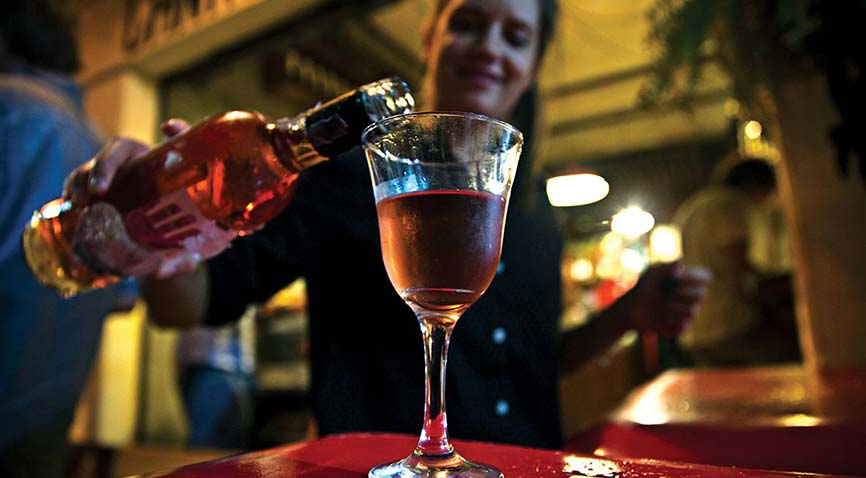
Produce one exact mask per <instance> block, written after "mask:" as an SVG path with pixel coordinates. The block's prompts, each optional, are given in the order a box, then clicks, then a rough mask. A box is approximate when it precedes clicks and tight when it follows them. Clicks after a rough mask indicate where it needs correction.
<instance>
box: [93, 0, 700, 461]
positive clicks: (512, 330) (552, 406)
mask: <svg viewBox="0 0 866 478" xmlns="http://www.w3.org/2000/svg"><path fill="white" fill-rule="evenodd" d="M555 15H556V4H555V2H553V1H547V0H539V1H537V2H535V1H527V0H443V1H440V2H438V3H437V5H436V6H435V9H434V13H433V15H432V16H431V20H430V22H429V23H428V26H427V28H426V29H425V32H424V55H425V60H426V66H427V71H426V76H425V80H424V93H425V99H426V104H425V105H424V106H425V107H426V109H430V110H456V111H470V112H475V113H483V114H486V115H489V116H492V117H496V118H500V119H504V120H508V121H511V122H514V123H516V124H517V125H518V127H520V128H521V129H522V130H523V132H524V133H525V134H526V136H527V138H528V139H529V141H528V143H529V145H530V147H527V148H526V153H525V155H524V158H523V159H521V166H520V168H518V171H519V173H518V174H519V175H520V176H521V177H519V178H518V179H517V181H516V183H515V189H514V191H513V193H512V198H513V200H512V203H511V204H512V205H511V207H510V210H509V213H508V221H507V226H506V231H505V238H504V242H503V251H502V263H501V264H500V268H499V273H498V277H497V278H496V280H494V281H493V284H492V285H491V287H490V289H489V290H488V291H487V292H486V293H485V295H484V296H483V297H482V298H481V300H479V301H478V302H477V303H476V304H475V305H473V306H472V307H471V308H470V309H469V310H468V311H467V312H466V314H465V315H464V318H463V319H461V320H460V325H458V330H459V332H458V333H456V334H455V336H454V340H453V342H452V345H451V351H450V355H449V359H450V362H451V364H452V366H451V367H450V369H449V375H448V378H447V379H448V384H447V391H448V392H447V393H448V411H449V415H450V416H451V423H450V428H451V432H452V434H453V435H454V436H456V437H462V438H473V439H478V440H490V441H500V442H508V443H515V444H523V445H530V446H538V447H557V446H558V445H559V444H560V442H561V440H562V437H561V436H560V428H559V418H558V406H557V394H556V390H557V388H556V376H557V375H556V373H557V370H558V369H563V370H567V369H570V368H573V367H576V366H579V365H580V364H582V363H583V362H584V361H585V360H586V359H588V358H589V357H591V356H592V355H593V354H594V353H595V352H596V351H598V350H602V349H606V348H607V347H608V346H609V345H611V344H612V343H613V342H614V341H615V340H616V339H617V338H618V337H620V336H621V335H622V334H623V333H624V332H625V331H627V330H630V329H632V328H634V327H649V326H657V325H659V324H662V323H665V324H668V326H669V327H671V328H673V329H677V328H678V327H679V326H680V325H681V324H682V322H683V321H684V320H685V319H687V318H688V317H689V316H690V315H691V314H692V312H693V309H694V306H695V305H696V303H697V302H698V300H699V299H700V297H701V295H702V293H703V288H704V285H705V281H706V278H705V277H704V276H703V275H701V274H699V273H692V272H684V271H682V270H679V269H675V268H674V267H672V266H671V267H662V268H656V269H652V270H651V271H650V272H649V273H647V274H646V275H645V276H644V277H643V279H642V280H641V281H640V282H639V284H638V285H637V286H636V287H635V289H634V290H632V291H631V292H630V293H629V294H627V295H626V296H624V298H623V299H622V300H620V301H619V302H618V303H617V304H615V305H614V306H613V307H611V308H610V309H608V310H607V311H605V313H603V314H602V316H600V317H599V318H598V319H597V320H594V321H591V322H590V323H589V324H588V325H587V326H586V327H583V328H582V329H580V331H579V332H576V333H572V334H570V335H569V336H568V337H559V336H558V335H557V323H558V317H559V313H560V297H559V294H560V272H559V271H560V269H559V267H560V252H561V239H560V236H559V230H558V228H557V225H556V222H555V220H554V217H553V214H552V211H551V208H550V205H549V204H548V203H547V201H546V198H545V197H544V196H543V195H542V194H541V192H540V191H539V189H538V188H536V187H535V184H534V182H533V178H532V177H531V173H532V164H531V161H532V160H531V158H532V148H531V144H532V141H531V137H532V133H533V131H534V129H535V122H536V119H537V118H536V117H535V114H534V110H535V97H536V90H535V87H536V77H537V73H538V66H539V63H540V59H541V56H542V55H543V53H544V50H545V48H546V46H547V44H548V42H549V40H550V37H551V35H552V29H553V24H554V19H555ZM182 127H183V125H178V124H177V123H174V124H169V125H168V128H167V129H168V130H169V132H173V131H177V130H178V128H182ZM130 144H131V143H129V141H128V140H124V141H121V142H119V143H115V144H114V145H113V146H111V147H109V148H108V152H107V153H106V154H103V155H101V157H100V158H99V160H98V161H96V162H95V164H96V165H97V167H96V168H94V170H95V172H88V171H87V170H86V169H83V170H82V171H81V172H80V173H79V174H86V175H88V177H89V178H91V184H93V185H94V190H95V191H96V192H97V193H98V192H99V191H101V190H103V189H104V187H105V184H106V183H107V180H108V179H110V176H111V170H112V169H113V168H114V167H115V166H116V164H117V163H118V162H119V161H122V160H124V159H125V157H126V156H128V154H126V152H127V151H129V150H131V148H132V147H131V146H130ZM188 266H189V264H186V265H183V266H182V267H181V268H184V267H187V268H188ZM175 272H177V264H172V265H168V266H167V267H165V268H164V270H162V271H161V272H160V275H161V276H170V275H171V274H173V273H175ZM672 274H674V275H677V276H678V277H679V281H678V282H677V284H678V285H677V287H675V288H674V290H673V292H672V293H670V294H668V295H662V294H661V292H660V291H661V281H662V280H663V279H664V278H667V277H669V276H671V275H672ZM299 276H304V277H305V278H306V280H307V288H308V294H309V302H308V303H309V315H310V342H311V362H312V403H313V410H314V414H315V418H316V420H317V424H318V426H319V430H320V432H322V433H323V434H328V433H335V432H345V431H353V430H381V431H400V432H406V433H413V434H414V433H417V431H418V429H419V426H420V418H421V417H422V409H421V404H422V403H423V401H422V396H423V380H422V378H423V372H422V366H423V361H422V357H421V351H420V350H419V349H420V347H419V332H418V328H417V323H416V321H415V318H414V316H413V314H412V312H411V311H410V310H409V308H408V307H407V306H406V305H405V304H404V303H403V302H402V300H401V299H400V298H399V297H398V296H397V294H396V293H395V292H394V290H393V287H392V286H391V283H390V281H389V280H388V277H387V274H386V272H385V268H384V265H383V263H382V257H381V250H380V245H379V238H378V227H377V220H376V210H375V204H374V201H373V195H372V188H371V187H370V184H369V176H368V172H367V169H366V164H365V162H364V160H363V158H361V157H360V154H358V152H357V151H356V152H355V153H353V154H348V155H345V156H344V157H338V158H335V159H333V160H332V161H329V162H327V163H324V164H322V165H320V166H317V167H316V168H313V169H311V170H309V171H307V172H305V173H304V174H303V175H302V176H301V180H300V181H299V187H298V191H297V193H296V196H295V199H294V201H293V202H292V204H291V205H290V206H289V207H288V208H287V209H286V211H285V212H284V213H283V214H281V216H280V217H279V218H277V219H276V220H274V221H273V222H271V223H270V224H268V226H266V227H265V228H264V229H263V230H262V231H260V232H257V233H256V234H253V235H251V236H249V237H246V238H243V239H242V240H240V241H237V242H236V243H235V244H234V245H233V246H232V247H231V248H230V249H229V250H227V251H226V252H225V253H224V254H222V255H221V256H219V257H218V258H215V259H214V260H211V261H209V262H208V263H207V264H205V265H204V266H202V267H197V268H195V270H194V271H193V272H191V273H183V274H179V275H175V276H173V277H169V278H167V279H156V278H151V280H149V281H147V283H146V284H145V294H146V296H147V298H148V302H149V304H150V310H151V313H152V318H153V320H154V321H156V322H158V323H161V324H167V325H183V324H187V325H188V324H197V323H202V322H204V323H207V324H220V323H224V322H227V321H232V320H236V319H237V317H238V316H239V315H240V313H241V312H242V311H243V307H245V306H246V304H247V303H249V302H256V301H262V300H264V299H266V298H267V297H269V296H270V295H271V294H272V293H273V292H275V291H276V290H278V289H280V288H281V287H283V286H285V285H286V284H288V283H290V282H291V281H292V280H294V279H295V278H296V277H299ZM656 328H658V327H656Z"/></svg>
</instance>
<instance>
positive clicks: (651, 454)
mask: <svg viewBox="0 0 866 478" xmlns="http://www.w3.org/2000/svg"><path fill="white" fill-rule="evenodd" d="M835 382H839V383H842V385H843V387H841V388H839V387H837V388H836V389H835V390H829V389H828V387H826V386H824V385H819V386H817V387H816V386H815V385H814V384H812V383H810V379H809V376H808V375H807V373H806V372H805V371H804V370H803V369H802V367H800V366H772V367H753V368H742V369H716V370H713V369H695V370H671V371H667V372H665V373H663V374H662V375H660V376H658V377H657V378H656V379H654V380H652V381H651V382H649V383H647V384H646V385H644V386H642V387H640V388H639V389H637V390H635V392H634V393H632V394H631V395H630V396H629V398H628V399H627V400H626V401H625V403H623V405H622V406H621V407H620V408H619V410H618V411H617V412H616V413H615V414H614V416H613V417H612V420H611V421H610V422H609V423H605V424H602V425H600V426H598V427H595V428H594V429H592V430H590V431H588V432H585V433H581V434H580V435H578V436H575V437H573V438H572V439H571V440H570V441H569V442H568V443H566V445H565V449H567V450H571V451H575V452H579V453H594V454H598V455H603V456H607V457H611V456H640V457H646V458H655V459H661V460H672V461H683V462H693V463H705V464H716V465H736V466H742V467H750V468H763V469H775V470H796V471H801V472H816V473H839V474H851V475H857V476H866V406H864V401H863V397H866V376H861V374H859V373H853V372H852V373H848V374H846V375H845V376H844V377H840V378H837V379H836V380H835ZM839 389H841V390H843V393H842V394H841V395H840V394H839V393H838V391H837V390H839ZM831 392H832V393H831ZM828 397H829V398H832V400H828V399H827V398H828ZM828 405H829V406H828Z"/></svg>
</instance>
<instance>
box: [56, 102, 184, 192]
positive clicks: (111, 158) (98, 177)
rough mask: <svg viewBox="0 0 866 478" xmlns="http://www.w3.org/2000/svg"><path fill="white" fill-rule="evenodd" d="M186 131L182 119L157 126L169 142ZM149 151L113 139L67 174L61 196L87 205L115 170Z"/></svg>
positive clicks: (105, 187)
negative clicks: (169, 139) (88, 159)
mask: <svg viewBox="0 0 866 478" xmlns="http://www.w3.org/2000/svg"><path fill="white" fill-rule="evenodd" d="M187 128H189V124H188V123H187V122H186V121H184V120H181V119H170V120H168V121H166V122H165V123H163V124H162V125H160V130H162V132H163V134H165V135H166V137H169V138H171V137H172V136H175V135H177V134H179V133H180V132H182V131H184V130H185V129H187ZM148 149H150V147H149V146H147V145H146V144H144V143H141V142H139V141H136V140H134V139H131V138H126V137H123V136H117V137H115V138H114V139H112V140H111V141H109V142H108V143H107V144H106V145H105V146H104V147H103V148H102V150H100V151H99V152H98V153H96V156H94V157H93V158H91V159H90V161H88V162H86V163H84V164H82V165H81V166H79V167H78V168H76V169H75V170H73V171H72V172H71V173H69V176H67V177H66V182H65V183H64V185H63V195H64V196H65V197H67V198H69V199H70V200H71V201H72V203H73V204H87V203H88V202H90V201H91V200H92V199H93V198H94V197H99V196H102V195H104V194H105V193H106V192H108V188H109V187H110V186H111V181H112V180H113V179H114V174H115V173H116V172H117V170H118V168H120V166H122V165H124V164H126V163H127V162H129V161H130V160H132V159H133V158H135V157H136V156H139V155H141V154H143V153H144V152H146V151H147V150H148Z"/></svg>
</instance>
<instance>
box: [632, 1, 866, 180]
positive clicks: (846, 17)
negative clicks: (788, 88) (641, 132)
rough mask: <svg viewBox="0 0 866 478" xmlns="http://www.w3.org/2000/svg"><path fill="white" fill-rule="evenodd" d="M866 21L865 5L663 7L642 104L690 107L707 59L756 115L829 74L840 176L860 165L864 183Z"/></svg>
mask: <svg viewBox="0 0 866 478" xmlns="http://www.w3.org/2000/svg"><path fill="white" fill-rule="evenodd" d="M864 19H866V0H832V1H830V0H824V1H822V0H657V1H656V2H655V4H654V5H653V6H652V8H651V9H650V11H649V22H650V32H649V35H648V40H649V43H650V45H651V46H652V47H653V48H654V49H655V50H656V51H657V56H656V60H655V62H654V65H653V71H652V75H651V77H650V80H649V82H648V83H647V84H646V85H644V88H643V90H642V91H641V97H640V99H641V102H642V104H644V105H646V106H651V105H654V104H658V103H660V102H663V101H665V102H666V101H676V102H683V103H686V104H687V103H688V101H689V99H690V98H692V97H694V95H695V93H696V90H697V86H698V84H699V81H700V75H701V70H702V65H703V63H704V62H705V61H706V60H708V59H712V60H715V61H718V62H719V64H720V65H721V66H722V67H723V68H724V69H725V70H726V72H727V73H728V75H729V76H730V78H731V80H732V89H733V94H734V96H735V97H736V98H737V99H738V100H740V101H742V102H743V103H745V104H747V105H750V106H751V107H752V108H757V109H758V110H760V109H761V105H762V104H764V102H763V101H762V99H761V98H760V96H761V95H762V94H765V93H766V92H767V91H772V88H773V87H774V85H778V84H779V82H781V81H784V79H786V78H792V77H794V76H795V75H811V74H815V73H816V72H820V73H823V74H824V75H825V77H826V80H827V87H828V94H829V95H830V98H831V99H832V101H833V104H834V105H835V107H836V110H837V112H838V114H839V118H840V122H839V124H837V125H834V126H833V127H832V129H831V131H829V132H828V134H829V135H830V137H831V138H832V140H833V142H834V143H835V145H836V152H837V155H836V158H837V166H838V169H839V171H840V173H841V174H842V175H843V176H846V177H847V176H848V175H849V173H850V169H851V164H852V163H853V162H855V161H856V162H859V167H860V173H861V176H862V178H863V180H864V182H866V48H864V45H866V25H863V20H864Z"/></svg>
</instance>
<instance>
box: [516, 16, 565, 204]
mask: <svg viewBox="0 0 866 478" xmlns="http://www.w3.org/2000/svg"><path fill="white" fill-rule="evenodd" d="M538 6H539V20H538V26H539V28H538V52H537V55H536V58H537V60H536V61H537V62H538V64H540V63H541V61H542V59H544V54H545V53H546V52H547V47H548V46H549V45H550V40H551V39H552V38H553V33H554V31H555V29H556V19H557V18H558V16H559V5H558V3H557V1H556V0H538ZM539 96H540V95H539V94H538V85H537V84H536V85H532V86H531V87H530V88H529V89H528V90H526V92H525V93H523V96H521V97H520V99H518V100H517V105H516V106H515V108H514V113H513V114H512V117H511V122H512V123H513V124H514V126H516V127H517V129H519V130H520V131H521V132H522V133H523V153H522V154H521V159H520V163H521V164H520V166H519V167H518V168H517V178H516V179H515V184H516V185H519V186H517V188H516V189H515V192H514V194H513V196H512V197H513V199H512V202H513V203H514V204H516V205H518V206H519V207H523V206H526V207H532V206H533V205H534V204H535V201H536V199H537V196H536V195H537V193H538V184H537V178H536V171H535V154H536V152H537V151H536V146H537V144H536V137H537V136H538V134H539V130H540V127H541V124H540V122H541V113H540V111H539V110H540V108H541V100H540V98H539Z"/></svg>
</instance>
